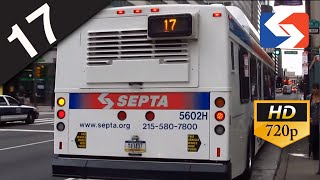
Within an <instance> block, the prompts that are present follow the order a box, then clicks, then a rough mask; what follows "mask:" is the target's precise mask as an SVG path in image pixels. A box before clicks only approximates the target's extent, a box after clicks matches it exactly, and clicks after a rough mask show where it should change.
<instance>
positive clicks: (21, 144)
mask: <svg viewBox="0 0 320 180" xmlns="http://www.w3.org/2000/svg"><path fill="white" fill-rule="evenodd" d="M52 158H53V115H49V114H46V115H40V117H39V119H37V120H36V121H35V123H34V124H32V125H27V124H25V123H23V122H13V123H7V124H6V125H4V126H1V127H0V159H1V160H0V179H2V180H20V179H27V180H28V179H30V180H38V179H39V180H50V179H53V180H54V179H65V178H55V177H52V176H51V161H52Z"/></svg>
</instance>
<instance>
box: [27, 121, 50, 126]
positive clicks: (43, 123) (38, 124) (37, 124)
mask: <svg viewBox="0 0 320 180" xmlns="http://www.w3.org/2000/svg"><path fill="white" fill-rule="evenodd" d="M45 124H53V121H51V122H41V123H35V124H30V125H32V126H40V125H45Z"/></svg>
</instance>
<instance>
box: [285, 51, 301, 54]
mask: <svg viewBox="0 0 320 180" xmlns="http://www.w3.org/2000/svg"><path fill="white" fill-rule="evenodd" d="M284 54H298V51H284Z"/></svg>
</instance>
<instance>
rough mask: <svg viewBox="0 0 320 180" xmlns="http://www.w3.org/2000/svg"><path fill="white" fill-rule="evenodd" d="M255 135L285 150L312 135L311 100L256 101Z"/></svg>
mask: <svg viewBox="0 0 320 180" xmlns="http://www.w3.org/2000/svg"><path fill="white" fill-rule="evenodd" d="M253 127H254V135H255V136H257V137H260V138H262V139H264V140H265V141H268V142H270V143H272V144H274V145H276V146H278V147H280V148H284V147H286V146H288V145H290V144H292V143H294V142H296V141H299V140H300V139H303V138H304V137H307V136H309V134H310V101H309V100H255V101H254V126H253Z"/></svg>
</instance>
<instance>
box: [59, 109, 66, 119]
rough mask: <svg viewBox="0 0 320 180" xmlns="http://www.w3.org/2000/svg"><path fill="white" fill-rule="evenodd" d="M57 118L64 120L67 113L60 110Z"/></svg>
mask: <svg viewBox="0 0 320 180" xmlns="http://www.w3.org/2000/svg"><path fill="white" fill-rule="evenodd" d="M57 116H58V118H59V119H63V118H64V117H65V116H66V112H65V111H64V110H59V111H58V112H57Z"/></svg>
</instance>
